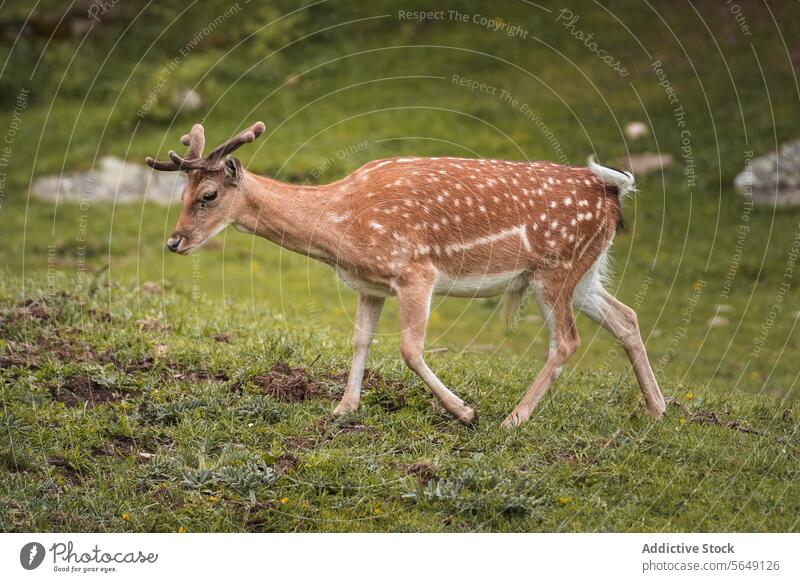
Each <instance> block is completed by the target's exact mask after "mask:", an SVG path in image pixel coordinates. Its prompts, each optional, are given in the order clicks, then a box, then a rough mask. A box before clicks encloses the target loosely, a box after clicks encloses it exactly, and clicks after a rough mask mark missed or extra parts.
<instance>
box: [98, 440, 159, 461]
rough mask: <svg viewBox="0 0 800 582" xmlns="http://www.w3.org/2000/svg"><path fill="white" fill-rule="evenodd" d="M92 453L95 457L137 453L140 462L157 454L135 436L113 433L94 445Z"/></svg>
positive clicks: (125, 455)
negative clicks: (99, 443)
mask: <svg viewBox="0 0 800 582" xmlns="http://www.w3.org/2000/svg"><path fill="white" fill-rule="evenodd" d="M92 455H93V456H95V457H98V456H103V457H111V456H114V455H121V456H123V457H129V456H131V455H136V457H137V460H138V461H139V462H141V463H146V462H148V461H149V460H150V459H152V458H153V457H154V456H155V453H154V452H153V451H152V450H151V449H149V448H148V447H144V446H142V443H137V442H136V441H135V439H134V438H133V437H130V436H128V435H113V436H111V437H110V438H109V439H108V440H107V441H106V442H104V443H103V444H101V445H100V446H98V447H94V448H93V449H92Z"/></svg>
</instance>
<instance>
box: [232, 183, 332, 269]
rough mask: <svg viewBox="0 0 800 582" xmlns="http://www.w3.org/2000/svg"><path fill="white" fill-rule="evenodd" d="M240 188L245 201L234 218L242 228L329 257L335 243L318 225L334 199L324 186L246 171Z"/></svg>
mask: <svg viewBox="0 0 800 582" xmlns="http://www.w3.org/2000/svg"><path fill="white" fill-rule="evenodd" d="M240 189H241V190H242V192H243V193H244V203H243V205H242V207H241V209H240V211H239V212H237V213H236V217H235V220H234V225H235V226H236V227H237V228H238V229H239V230H244V231H247V232H251V233H252V234H254V235H256V236H260V237H263V238H266V239H269V240H271V241H273V242H275V243H277V244H279V245H281V246H282V247H285V248H287V249H289V250H292V251H295V252H299V253H302V254H306V255H309V256H313V257H315V258H319V259H322V260H325V259H326V258H328V256H329V254H330V253H329V249H330V248H332V247H333V244H332V242H331V241H329V240H327V238H328V233H326V232H324V231H321V229H315V227H314V225H315V224H317V223H318V219H319V217H320V216H321V215H322V214H323V213H324V209H325V206H326V204H328V203H329V202H330V196H329V193H328V192H327V190H326V188H325V187H324V186H299V185H295V184H287V183H285V182H281V181H279V180H273V179H272V178H268V177H265V176H259V175H257V174H253V173H251V172H247V171H246V172H245V175H244V177H243V178H242V184H241V186H240ZM331 256H332V255H331Z"/></svg>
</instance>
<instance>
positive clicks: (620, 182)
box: [586, 154, 636, 196]
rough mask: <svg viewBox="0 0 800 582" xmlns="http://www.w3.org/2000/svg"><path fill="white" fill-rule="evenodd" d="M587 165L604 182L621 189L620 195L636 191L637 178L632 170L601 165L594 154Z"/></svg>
mask: <svg viewBox="0 0 800 582" xmlns="http://www.w3.org/2000/svg"><path fill="white" fill-rule="evenodd" d="M586 165H587V166H588V167H589V169H590V170H591V171H592V172H593V173H594V175H595V176H597V177H598V178H600V179H601V180H602V181H603V182H604V183H606V184H608V185H609V186H615V187H616V188H617V189H618V190H619V195H620V196H627V195H628V194H631V193H633V192H635V191H636V183H635V182H636V180H635V179H634V177H633V174H631V173H630V172H626V171H624V170H618V169H616V168H611V167H609V166H601V165H600V164H598V163H597V162H596V161H595V157H594V154H592V155H591V156H589V159H588V160H587V161H586Z"/></svg>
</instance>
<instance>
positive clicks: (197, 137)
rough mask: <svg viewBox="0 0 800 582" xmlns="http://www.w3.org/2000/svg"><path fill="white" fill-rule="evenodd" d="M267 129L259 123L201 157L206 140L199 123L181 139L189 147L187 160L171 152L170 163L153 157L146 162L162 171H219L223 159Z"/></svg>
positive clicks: (146, 159)
mask: <svg viewBox="0 0 800 582" xmlns="http://www.w3.org/2000/svg"><path fill="white" fill-rule="evenodd" d="M265 129H266V126H265V125H264V124H263V123H262V122H260V121H258V122H256V123H254V124H253V125H251V126H250V127H249V128H247V129H246V130H244V131H242V132H240V133H237V134H236V135H234V136H233V137H232V138H230V139H229V140H228V141H226V142H225V143H223V144H221V145H219V146H217V147H215V148H214V149H213V150H212V151H211V153H210V154H208V155H207V156H205V157H201V156H202V155H203V147H204V146H205V142H206V138H205V133H204V131H203V126H202V125H200V124H199V123H197V124H195V125H194V126H193V127H192V131H190V132H189V133H187V134H186V135H184V136H183V137H182V138H181V143H183V145H186V146H189V150H188V151H187V152H186V158H182V157H180V156H179V155H178V154H176V153H175V152H174V151H173V150H170V152H169V158H170V160H171V161H169V162H159V161H157V160H154V159H153V158H151V157H147V158H145V162H147V165H148V166H150V167H151V168H153V169H154V170H162V171H173V172H174V171H177V170H207V171H208V170H217V169H219V165H220V161H221V160H222V158H224V157H225V156H226V155H228V154H229V153H231V152H233V151H234V150H236V149H238V148H240V147H242V146H243V145H244V144H246V143H250V142H251V141H254V140H255V139H256V138H257V137H258V136H260V135H261V134H262V133H264V130H265Z"/></svg>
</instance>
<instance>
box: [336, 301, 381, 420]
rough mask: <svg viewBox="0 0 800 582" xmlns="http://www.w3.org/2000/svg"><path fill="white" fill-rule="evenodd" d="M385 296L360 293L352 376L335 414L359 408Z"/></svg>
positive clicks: (351, 369) (354, 338)
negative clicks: (368, 359)
mask: <svg viewBox="0 0 800 582" xmlns="http://www.w3.org/2000/svg"><path fill="white" fill-rule="evenodd" d="M384 301H385V299H384V298H383V297H374V296H372V295H359V296H358V304H357V306H356V324H355V331H354V332H353V362H352V364H350V376H349V377H348V378H347V386H346V387H345V389H344V395H343V396H342V400H341V402H339V405H338V406H337V407H336V410H334V411H333V414H334V415H337V416H338V415H340V414H345V413H348V412H353V411H354V410H355V409H356V408H358V401H359V399H360V398H361V381H362V380H363V378H364V366H365V365H366V362H367V354H368V353H369V347H370V345H371V344H372V338H373V336H374V335H375V327H376V326H377V325H378V319H379V318H380V316H381V310H382V309H383V303H384Z"/></svg>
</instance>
